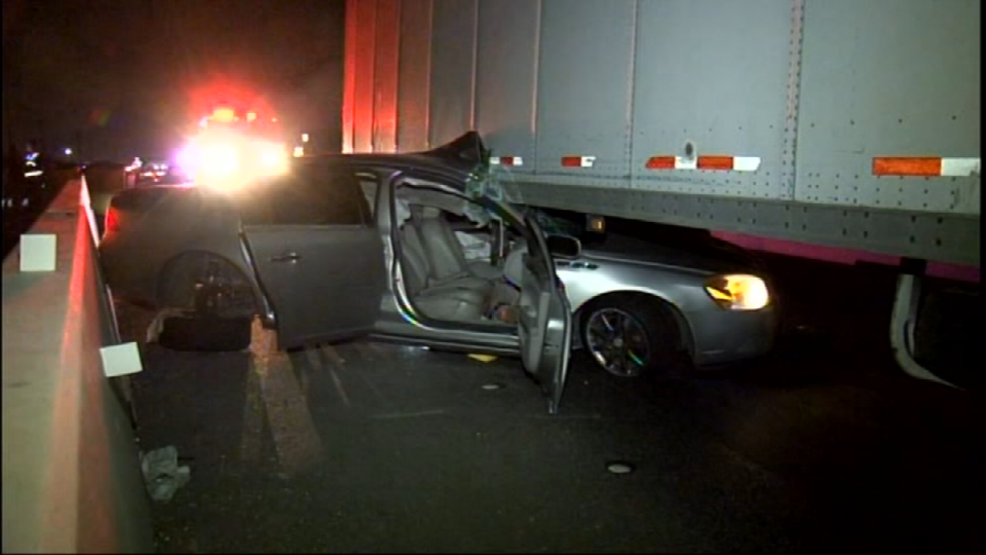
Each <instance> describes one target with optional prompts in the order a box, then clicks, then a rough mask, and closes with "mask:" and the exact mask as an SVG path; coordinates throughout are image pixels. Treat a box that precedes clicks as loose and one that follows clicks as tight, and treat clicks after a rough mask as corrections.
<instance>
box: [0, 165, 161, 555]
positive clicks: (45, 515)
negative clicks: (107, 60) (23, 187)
mask: <svg viewBox="0 0 986 555" xmlns="http://www.w3.org/2000/svg"><path fill="white" fill-rule="evenodd" d="M93 223H94V222H93V221H92V216H91V211H90V210H89V208H88V193H87V192H86V188H85V184H84V180H82V179H74V180H72V181H69V182H68V183H67V184H66V185H65V187H64V188H63V189H62V190H61V192H60V193H59V194H58V196H57V197H56V198H55V199H54V200H53V201H52V202H51V204H50V205H49V206H48V208H47V210H46V211H45V212H44V213H43V214H41V215H40V216H39V217H38V219H37V221H36V222H34V224H33V225H32V226H31V228H30V230H29V232H28V233H31V234H52V235H54V236H55V237H56V253H55V255H56V256H55V270H54V271H49V272H44V271H42V272H22V271H20V269H19V268H20V258H21V256H22V254H23V253H22V249H23V248H24V245H18V246H17V247H15V248H14V250H13V251H12V252H11V253H10V255H9V256H7V257H6V258H5V260H4V261H3V436H2V441H3V552H4V553H7V552H89V551H94V552H95V551H98V552H105V553H110V552H150V551H153V535H152V531H151V519H150V504H149V500H148V497H147V493H146V490H145V489H144V485H143V478H142V474H141V469H140V462H139V458H138V457H139V453H138V450H137V444H136V442H135V441H134V434H133V426H132V419H131V413H130V412H129V406H128V401H127V399H126V395H125V394H123V391H122V388H121V386H122V385H125V383H123V382H122V380H125V379H126V378H112V379H108V378H106V377H105V375H104V372H103V367H102V361H101V357H100V348H101V347H104V346H107V345H113V344H115V343H117V342H118V341H119V339H118V336H117V331H116V324H115V322H114V319H113V313H112V304H111V302H110V300H109V298H108V295H107V289H106V287H105V285H104V283H103V279H102V276H101V274H100V270H99V264H98V261H97V258H96V250H95V237H94V233H93V229H94V226H93Z"/></svg>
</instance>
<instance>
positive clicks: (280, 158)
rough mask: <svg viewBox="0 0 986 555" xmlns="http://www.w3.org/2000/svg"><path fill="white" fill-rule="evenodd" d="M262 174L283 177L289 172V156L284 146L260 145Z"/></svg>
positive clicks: (273, 144)
mask: <svg viewBox="0 0 986 555" xmlns="http://www.w3.org/2000/svg"><path fill="white" fill-rule="evenodd" d="M257 150H258V152H259V154H260V156H259V159H260V173H261V174H262V175H265V176H274V175H281V174H283V173H285V172H287V171H288V156H287V152H286V151H285V149H284V146H283V145H279V144H277V143H258V144H257Z"/></svg>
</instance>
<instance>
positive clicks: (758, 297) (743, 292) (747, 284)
mask: <svg viewBox="0 0 986 555" xmlns="http://www.w3.org/2000/svg"><path fill="white" fill-rule="evenodd" d="M705 292H706V293H708V294H709V296H710V297H712V300H713V301H715V302H716V304H718V305H719V306H721V307H723V308H725V309H727V310H760V309H761V308H764V307H765V306H767V304H768V303H769V302H770V293H769V292H768V291H767V284H766V283H765V282H764V280H762V279H760V278H758V277H757V276H753V275H749V274H728V275H723V276H716V277H714V278H712V279H711V280H709V281H708V282H706V284H705Z"/></svg>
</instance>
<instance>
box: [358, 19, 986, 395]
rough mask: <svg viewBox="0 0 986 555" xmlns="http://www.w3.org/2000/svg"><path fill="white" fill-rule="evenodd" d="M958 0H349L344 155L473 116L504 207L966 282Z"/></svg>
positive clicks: (910, 300) (900, 340)
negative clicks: (566, 213)
mask: <svg viewBox="0 0 986 555" xmlns="http://www.w3.org/2000/svg"><path fill="white" fill-rule="evenodd" d="M980 10H981V3H980V2H979V1H978V0H348V1H347V4H346V25H345V63H344V79H343V114H342V122H343V129H342V135H343V136H342V143H343V150H344V151H345V152H354V153H364V152H381V153H387V152H413V151H420V150H426V149H428V148H430V147H433V146H436V145H441V144H444V143H447V142H448V141H449V140H451V139H453V138H455V137H457V136H459V135H461V134H462V133H464V132H466V131H468V130H476V131H478V132H479V133H480V134H481V136H482V137H483V140H484V141H485V143H486V144H487V145H488V146H489V147H490V148H491V151H492V156H491V158H490V162H491V164H493V165H494V166H495V168H496V174H497V178H498V180H499V181H500V182H501V183H503V184H504V185H505V186H504V190H505V191H506V192H507V194H508V196H509V197H510V200H512V201H514V202H517V203H519V204H525V205H531V206H540V207H546V208H556V209H563V210H571V211H576V212H582V213H586V214H593V215H601V216H611V217H620V218H629V219H634V220H641V221H650V222H659V223H664V224H673V225H680V226H685V227H692V228H702V229H707V230H710V231H711V232H713V234H715V235H717V236H720V237H723V238H727V239H729V240H732V241H734V242H737V243H740V244H742V245H745V246H748V247H753V248H759V249H763V250H773V251H778V252H783V253H784V254H788V255H794V256H803V257H811V258H821V259H829V260H838V261H842V262H853V261H868V262H877V263H882V264H886V265H889V266H893V267H897V268H898V271H899V272H900V278H899V279H898V290H897V297H896V304H895V308H894V313H893V315H892V325H891V340H892V344H893V346H894V351H895V353H896V356H897V359H898V361H899V362H900V364H901V366H902V367H903V368H904V369H905V370H906V371H907V372H908V373H909V374H911V375H914V376H916V377H920V378H925V379H930V380H935V381H942V380H941V379H940V378H938V377H936V376H935V375H934V374H931V373H930V372H928V371H927V370H926V369H924V368H923V367H922V366H921V365H920V364H917V363H916V362H915V360H914V358H913V357H912V352H913V345H914V329H915V327H916V320H917V318H918V316H919V312H920V311H919V308H920V303H919V302H918V300H919V298H920V285H921V282H922V276H925V275H932V276H939V277H944V278H949V279H962V280H965V281H972V282H978V281H979V248H980V239H979V237H980V224H979V222H980V203H981V197H980V182H981V181H980V168H981V162H980Z"/></svg>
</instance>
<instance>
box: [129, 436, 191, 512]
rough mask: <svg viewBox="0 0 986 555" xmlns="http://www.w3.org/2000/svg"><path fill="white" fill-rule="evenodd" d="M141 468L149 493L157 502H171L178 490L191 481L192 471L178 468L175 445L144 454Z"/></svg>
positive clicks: (181, 467)
mask: <svg viewBox="0 0 986 555" xmlns="http://www.w3.org/2000/svg"><path fill="white" fill-rule="evenodd" d="M140 468H141V471H142V472H143V473H144V485H145V486H146V487H147V493H149V494H150V496H151V499H153V500H155V501H170V500H171V498H172V497H174V495H175V492H176V491H178V488H180V487H182V486H184V485H185V484H187V483H188V481H189V480H190V479H191V472H192V471H191V469H189V468H188V467H187V466H178V449H177V448H176V447H175V446H174V445H169V446H167V447H162V448H160V449H154V450H153V451H149V452H147V453H142V454H141V456H140Z"/></svg>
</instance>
